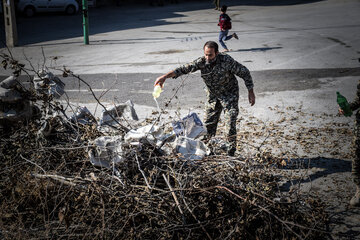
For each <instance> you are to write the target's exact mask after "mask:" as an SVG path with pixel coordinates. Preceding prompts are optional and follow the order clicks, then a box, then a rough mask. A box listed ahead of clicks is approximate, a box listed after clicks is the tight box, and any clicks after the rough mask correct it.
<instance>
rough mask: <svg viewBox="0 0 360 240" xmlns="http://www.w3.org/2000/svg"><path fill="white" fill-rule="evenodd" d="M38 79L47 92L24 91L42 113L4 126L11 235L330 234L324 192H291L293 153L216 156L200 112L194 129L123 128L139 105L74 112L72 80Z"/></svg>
mask: <svg viewBox="0 0 360 240" xmlns="http://www.w3.org/2000/svg"><path fill="white" fill-rule="evenodd" d="M3 65H4V64H3ZM7 66H11V64H7ZM18 68H19V66H16V65H15V66H14V69H16V70H18ZM20 68H21V67H20ZM65 72H66V75H68V76H69V77H71V72H69V71H68V70H67V71H65ZM64 75H65V74H64ZM42 78H46V79H42ZM35 79H37V80H35ZM35 79H34V78H30V79H29V84H30V85H31V84H39V82H41V84H45V85H41V91H32V90H31V89H32V88H28V89H26V88H24V89H25V90H24V91H25V92H24V94H22V95H21V99H22V101H23V102H29V106H35V105H36V106H38V107H39V113H38V115H39V116H38V117H36V118H29V119H27V120H26V121H23V122H22V123H23V124H21V125H17V126H16V128H15V127H13V126H14V125H13V123H12V122H6V123H5V125H3V127H4V128H7V129H11V130H10V131H6V132H5V131H2V133H1V134H2V137H1V139H0V144H1V146H2V147H1V152H0V159H2V160H1V162H0V169H1V176H2V181H1V182H0V191H1V201H0V216H1V217H0V219H1V221H0V236H1V238H5V239H13V238H22V239H27V238H80V237H81V238H99V239H100V238H101V239H104V238H105V239H110V238H111V239H113V238H116V239H155V238H156V239H169V238H173V239H185V238H188V239H205V238H208V239H305V238H306V239H323V238H325V237H326V236H327V233H326V224H327V219H328V216H327V214H326V213H325V211H324V204H323V202H322V201H320V200H319V199H316V198H314V197H309V196H304V195H301V194H299V192H297V191H293V192H283V191H281V186H280V182H281V181H284V179H283V178H284V176H282V175H281V172H279V169H281V168H282V166H284V159H285V160H287V159H286V156H285V157H283V158H279V157H272V156H269V155H266V154H265V153H264V152H263V151H260V153H261V154H259V155H257V157H244V156H245V155H238V156H237V157H228V156H226V155H221V153H219V155H210V156H208V153H209V152H208V150H207V146H206V145H205V144H204V143H203V142H201V140H200V139H198V138H197V137H198V136H200V135H201V134H202V133H203V131H202V130H201V129H202V128H201V126H200V125H201V124H199V122H198V121H197V120H196V121H195V123H198V124H195V125H191V127H190V128H192V129H197V130H199V129H200V130H199V131H196V132H197V133H196V134H195V135H191V134H190V135H189V131H187V130H185V129H187V127H186V126H184V125H182V126H183V131H177V132H174V133H172V132H167V130H166V129H165V128H164V127H163V126H158V125H157V122H156V119H152V123H151V124H150V125H149V124H146V125H145V126H144V124H143V123H140V122H138V123H135V121H136V120H133V122H132V125H134V126H135V127H134V128H131V129H129V130H128V131H125V132H124V129H126V128H127V127H119V128H117V127H118V126H119V124H124V126H125V125H126V123H125V122H124V121H123V120H122V117H124V116H125V115H123V114H122V113H123V112H124V111H125V109H128V113H129V114H128V117H129V116H135V115H136V113H135V112H134V111H135V110H132V108H131V106H130V105H131V104H128V105H127V106H129V108H126V107H121V108H117V107H115V108H114V109H115V110H114V111H111V112H110V111H108V110H106V109H104V112H105V116H109V118H110V120H109V121H107V120H106V121H103V122H107V123H109V122H111V124H109V125H111V126H112V128H111V131H110V130H109V129H107V128H106V126H108V125H106V126H101V125H102V124H101V123H100V121H98V120H97V119H95V118H94V117H93V116H92V115H91V113H89V112H88V111H86V110H85V109H84V108H82V109H75V110H74V116H72V117H69V116H67V114H66V112H65V111H64V109H65V108H66V106H63V105H62V104H60V103H59V102H57V99H56V98H57V97H59V96H60V95H61V92H62V90H61V89H63V87H64V85H63V84H61V83H62V81H61V82H59V81H57V80H55V81H54V80H50V79H54V75H52V74H51V73H50V72H49V71H47V72H46V73H45V72H41V74H36V77H35ZM55 79H56V78H55ZM59 80H60V79H59ZM20 84H21V83H20ZM46 84H47V85H46ZM57 84H58V85H59V86H57ZM35 89H37V88H36V87H35ZM38 89H39V88H38ZM45 89H47V90H45ZM51 89H54V90H51ZM25 93H26V94H25ZM13 100H18V98H17V97H14V98H13ZM2 106H4V105H2ZM106 113H110V114H106ZM111 113H114V114H111ZM80 115H81V116H82V117H80ZM120 116H121V117H120ZM189 117H192V118H193V119H197V118H196V116H194V115H191V114H190V115H189V116H188V118H189ZM188 118H186V117H185V119H181V120H179V122H178V123H176V122H175V123H174V124H173V126H181V124H179V123H184V122H186V121H187V120H186V119H188ZM80 119H82V120H80ZM133 119H134V118H133ZM192 123H194V122H192ZM188 126H189V125H188ZM194 127H195V128H194ZM175 129H179V128H175ZM176 135H177V136H176ZM242 136H243V135H239V136H238V137H239V138H241V137H242ZM243 140H245V139H243ZM174 146H175V147H174ZM239 146H241V145H239ZM166 148H168V149H172V150H173V151H170V152H169V151H165V150H164V149H166ZM185 150H188V151H187V152H186V151H185ZM239 150H241V149H239ZM285 165H286V162H285Z"/></svg>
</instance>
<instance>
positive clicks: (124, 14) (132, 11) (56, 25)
mask: <svg viewBox="0 0 360 240" xmlns="http://www.w3.org/2000/svg"><path fill="white" fill-rule="evenodd" d="M317 1H322V0H305V1H301V0H278V1H270V0H255V1H253V0H252V1H241V0H239V1H236V2H234V1H222V2H221V4H227V5H228V6H232V5H258V6H277V5H294V4H305V3H312V2H317ZM124 2H125V4H124V5H122V6H120V7H117V6H103V7H102V8H90V9H89V25H90V29H89V33H90V35H94V34H102V33H108V32H113V31H121V30H125V29H135V28H144V27H152V26H160V25H171V24H186V21H177V22H168V21H166V20H164V19H171V18H181V17H183V15H181V14H178V13H177V12H186V11H196V10H202V9H213V4H212V1H205V0H202V1H200V0H198V1H185V0H183V1H179V4H169V2H168V1H165V6H164V7H150V6H148V4H146V3H148V2H149V1H135V3H133V2H132V1H124ZM140 2H142V4H140ZM217 14H218V13H216V12H215V13H214V15H217ZM17 27H18V39H19V41H18V46H23V45H28V44H35V43H40V42H45V41H52V40H59V39H67V38H75V37H82V36H83V29H82V15H81V13H78V14H76V15H74V16H65V15H64V14H59V13H57V14H39V15H36V16H35V17H33V18H24V17H22V16H21V15H20V14H17ZM0 33H1V34H0V47H1V48H2V47H5V34H3V33H5V30H4V18H3V16H2V14H0Z"/></svg>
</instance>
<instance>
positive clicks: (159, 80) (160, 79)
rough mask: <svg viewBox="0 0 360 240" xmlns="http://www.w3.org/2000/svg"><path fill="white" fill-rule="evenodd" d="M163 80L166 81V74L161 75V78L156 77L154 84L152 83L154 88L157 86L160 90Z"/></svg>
mask: <svg viewBox="0 0 360 240" xmlns="http://www.w3.org/2000/svg"><path fill="white" fill-rule="evenodd" d="M165 80H166V74H165V75H162V76H161V77H158V78H157V79H156V81H155V83H154V86H156V85H158V84H159V85H160V87H161V88H162V87H163V85H164V82H165Z"/></svg>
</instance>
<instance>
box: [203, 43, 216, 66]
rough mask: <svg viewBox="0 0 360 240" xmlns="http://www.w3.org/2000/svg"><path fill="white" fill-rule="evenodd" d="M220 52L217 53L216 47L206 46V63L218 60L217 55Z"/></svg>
mask: <svg viewBox="0 0 360 240" xmlns="http://www.w3.org/2000/svg"><path fill="white" fill-rule="evenodd" d="M217 54H218V53H215V49H213V48H209V47H207V46H206V47H205V48H204V55H205V59H206V63H212V62H214V61H215V60H216V56H217Z"/></svg>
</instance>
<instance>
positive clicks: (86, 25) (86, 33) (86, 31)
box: [82, 0, 89, 45]
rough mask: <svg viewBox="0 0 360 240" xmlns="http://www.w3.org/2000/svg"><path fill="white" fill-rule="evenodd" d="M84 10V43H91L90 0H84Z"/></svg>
mask: <svg viewBox="0 0 360 240" xmlns="http://www.w3.org/2000/svg"><path fill="white" fill-rule="evenodd" d="M82 10H83V28H84V44H86V45H88V44H89V16H88V1H87V0H82Z"/></svg>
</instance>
